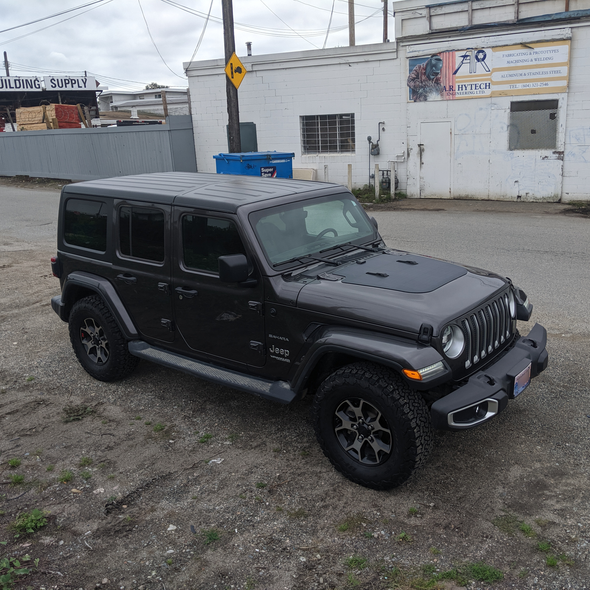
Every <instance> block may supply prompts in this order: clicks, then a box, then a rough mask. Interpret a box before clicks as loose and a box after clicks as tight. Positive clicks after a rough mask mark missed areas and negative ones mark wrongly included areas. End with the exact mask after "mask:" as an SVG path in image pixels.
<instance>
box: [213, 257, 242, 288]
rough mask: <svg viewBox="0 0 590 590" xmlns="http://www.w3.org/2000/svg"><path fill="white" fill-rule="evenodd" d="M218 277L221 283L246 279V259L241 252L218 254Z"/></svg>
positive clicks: (238, 281) (239, 281)
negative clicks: (225, 254)
mask: <svg viewBox="0 0 590 590" xmlns="http://www.w3.org/2000/svg"><path fill="white" fill-rule="evenodd" d="M218 263H219V279H220V280H221V281H222V282H223V283H244V282H245V281H247V280H248V259H247V258H246V257H245V256H244V255H243V254H228V255H227V256H220V257H219V258H218Z"/></svg>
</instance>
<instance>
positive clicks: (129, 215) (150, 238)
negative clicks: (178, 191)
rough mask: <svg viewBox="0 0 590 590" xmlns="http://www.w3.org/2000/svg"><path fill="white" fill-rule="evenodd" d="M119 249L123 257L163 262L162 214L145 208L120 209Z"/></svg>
mask: <svg viewBox="0 0 590 590" xmlns="http://www.w3.org/2000/svg"><path fill="white" fill-rule="evenodd" d="M119 247H120V249H121V254H123V256H131V257H132V258H141V259H142V260H150V261H153V262H163V261H164V212H163V211H161V210H160V209H152V208H147V207H121V208H120V209H119Z"/></svg>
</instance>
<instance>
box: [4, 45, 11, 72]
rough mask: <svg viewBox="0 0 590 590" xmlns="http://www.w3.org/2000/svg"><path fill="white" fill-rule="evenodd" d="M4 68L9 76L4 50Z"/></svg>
mask: <svg viewBox="0 0 590 590" xmlns="http://www.w3.org/2000/svg"><path fill="white" fill-rule="evenodd" d="M4 69H5V70H6V75H7V76H10V70H9V69H8V56H7V55H6V51H5V52H4Z"/></svg>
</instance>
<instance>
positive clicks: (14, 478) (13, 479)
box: [10, 473, 25, 486]
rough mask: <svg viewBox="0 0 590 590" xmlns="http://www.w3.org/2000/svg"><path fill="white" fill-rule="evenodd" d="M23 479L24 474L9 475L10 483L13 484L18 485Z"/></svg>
mask: <svg viewBox="0 0 590 590" xmlns="http://www.w3.org/2000/svg"><path fill="white" fill-rule="evenodd" d="M24 481H25V476H24V475H17V474H16V473H15V474H14V475H11V476H10V483H11V484H12V485H13V486H18V485H20V484H21V483H24Z"/></svg>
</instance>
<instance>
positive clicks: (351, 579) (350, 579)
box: [346, 572, 361, 588]
mask: <svg viewBox="0 0 590 590" xmlns="http://www.w3.org/2000/svg"><path fill="white" fill-rule="evenodd" d="M346 583H347V584H348V586H350V587H351V588H356V587H357V586H359V585H360V583H361V581H360V580H359V579H358V578H357V577H356V576H355V575H354V574H353V573H352V572H348V574H347V575H346Z"/></svg>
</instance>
